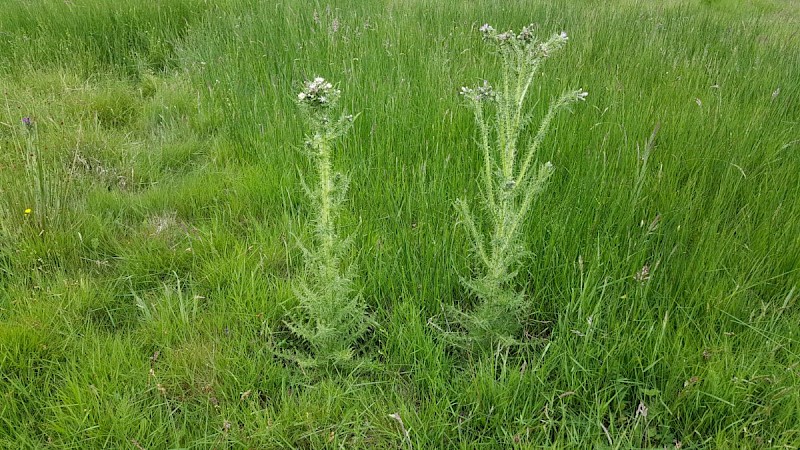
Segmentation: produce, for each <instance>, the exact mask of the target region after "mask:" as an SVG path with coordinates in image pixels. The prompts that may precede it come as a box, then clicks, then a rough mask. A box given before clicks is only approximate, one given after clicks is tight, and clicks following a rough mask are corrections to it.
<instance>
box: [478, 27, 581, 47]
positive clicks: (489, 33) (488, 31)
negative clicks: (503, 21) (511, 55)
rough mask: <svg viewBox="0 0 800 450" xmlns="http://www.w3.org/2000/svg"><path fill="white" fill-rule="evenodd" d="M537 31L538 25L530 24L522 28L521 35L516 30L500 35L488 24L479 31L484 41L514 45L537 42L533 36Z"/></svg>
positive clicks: (564, 34)
mask: <svg viewBox="0 0 800 450" xmlns="http://www.w3.org/2000/svg"><path fill="white" fill-rule="evenodd" d="M535 29H536V25H535V24H530V25H527V26H524V27H522V30H521V31H520V32H519V33H514V30H508V31H504V32H502V33H498V32H497V31H496V30H495V29H494V27H492V26H491V25H489V24H488V23H485V24H483V25H482V26H481V27H480V28H479V29H478V30H479V31H480V32H481V33H482V34H483V38H484V39H491V40H494V41H496V42H498V43H500V44H505V43H513V42H520V43H523V44H529V43H531V42H534V41H536V36H534V34H533V31H534V30H535ZM562 35H563V36H564V39H565V40H566V33H563V32H562Z"/></svg>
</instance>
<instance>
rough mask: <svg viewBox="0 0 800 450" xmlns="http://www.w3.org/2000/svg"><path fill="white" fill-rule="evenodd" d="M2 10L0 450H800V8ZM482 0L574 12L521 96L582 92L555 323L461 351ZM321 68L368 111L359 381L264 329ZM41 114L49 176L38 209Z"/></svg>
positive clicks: (544, 290) (568, 137)
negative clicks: (26, 121) (32, 166)
mask: <svg viewBox="0 0 800 450" xmlns="http://www.w3.org/2000/svg"><path fill="white" fill-rule="evenodd" d="M7 3H8V4H7V5H5V6H4V10H3V14H2V16H0V95H2V103H1V104H0V447H2V448H48V447H50V448H81V449H83V448H137V446H140V447H142V448H147V449H157V448H411V447H413V448H415V449H425V448H550V447H556V448H566V447H570V448H663V447H670V448H671V447H674V446H675V443H676V442H680V443H681V444H682V448H721V449H727V448H797V447H798V446H800V419H799V417H800V414H798V411H800V327H798V323H800V308H798V305H797V297H798V295H800V183H799V182H798V181H800V179H799V178H798V173H800V154H799V153H798V151H800V78H798V71H797V68H798V67H800V38H798V34H797V33H796V28H797V24H798V23H799V22H800V10H798V6H797V4H796V3H795V2H780V1H777V0H760V1H756V2H748V4H747V6H746V7H741V8H740V7H739V6H738V2H733V1H727V2H726V1H697V2H687V3H679V2H658V6H655V5H654V4H653V2H636V1H628V0H624V1H623V0H619V1H614V2H598V1H588V0H585V1H583V0H582V1H577V2H567V1H557V2H555V3H554V2H539V1H536V2H533V1H531V2H522V1H519V2H489V1H477V2H466V1H464V2H458V4H451V3H452V2H438V1H431V0H406V1H392V2H378V1H365V2H345V1H333V2H331V4H330V6H329V7H327V5H328V4H327V3H319V4H314V3H311V2H295V1H281V2H257V1H254V0H227V1H220V2H203V1H199V0H175V1H168V2H144V1H140V0H126V1H119V2H106V1H101V0H87V1H81V2H61V1H56V0H52V1H50V0H48V1H40V2H26V1H11V2H7ZM354 4H357V6H353V5H354ZM315 10H316V11H317V15H316V17H318V20H317V21H315V19H314V18H315V15H314V11H315ZM485 22H489V23H491V24H493V25H494V26H495V27H496V28H498V29H501V30H502V29H504V28H514V29H517V30H518V29H519V28H520V27H521V26H523V25H526V24H528V23H530V22H536V23H538V24H539V25H540V34H541V35H542V36H548V35H550V34H551V33H553V32H558V31H560V30H562V29H563V30H566V31H568V32H569V35H570V41H569V44H568V45H567V47H566V48H565V49H564V50H563V52H561V53H560V54H559V55H558V57H556V58H553V59H552V60H550V61H548V62H547V63H546V64H545V66H544V73H543V76H542V77H540V78H538V79H537V81H536V82H537V83H538V84H536V85H535V87H534V91H533V92H532V94H531V95H532V97H533V98H534V99H535V101H534V102H532V103H531V105H530V108H531V110H532V111H534V112H535V113H537V114H544V112H545V111H546V108H547V105H548V103H549V100H550V99H552V98H553V97H555V96H557V95H558V94H560V93H561V92H562V91H564V90H565V89H567V88H574V87H583V88H585V89H586V90H587V91H589V93H590V95H589V97H588V99H587V100H588V101H587V103H586V104H582V105H581V108H576V110H575V113H574V114H569V113H567V114H563V115H561V116H559V117H558V118H557V119H556V120H555V121H554V129H553V132H552V133H551V134H550V135H549V136H548V138H547V140H546V141H545V143H544V145H543V147H542V151H541V153H540V158H541V160H542V161H546V160H550V161H552V162H553V164H554V166H555V169H556V171H555V174H554V175H553V176H552V177H551V180H550V184H549V186H548V188H547V189H546V190H545V192H544V193H543V194H542V196H541V197H540V198H539V200H538V201H537V202H536V204H535V205H534V207H533V208H532V211H531V214H530V217H531V218H530V220H529V221H528V222H527V223H526V225H525V232H524V236H525V239H526V244H527V246H528V248H529V249H531V250H532V251H533V253H534V256H533V257H532V258H530V259H529V260H528V261H527V262H526V264H525V266H524V270H523V271H522V272H521V273H520V275H519V285H520V286H521V287H522V286H524V287H527V290H528V292H527V295H528V297H529V298H530V299H531V301H532V302H534V310H535V311H536V315H535V317H534V319H535V321H533V322H531V323H530V324H529V329H528V330H527V331H528V333H529V336H530V337H531V339H532V341H533V342H534V343H535V345H533V346H531V349H529V350H526V351H524V352H517V353H513V354H506V353H500V354H496V355H494V356H472V357H471V356H469V355H466V354H463V353H459V352H457V351H456V350H454V349H453V348H452V347H449V346H448V345H446V343H445V342H443V340H442V339H441V336H439V335H438V334H437V333H436V331H435V330H434V329H433V328H432V327H431V326H430V325H429V320H430V319H431V318H436V317H440V315H441V314H442V311H443V308H444V307H445V306H447V305H453V306H457V307H460V308H461V307H463V308H468V307H469V306H470V305H471V304H473V302H474V299H473V298H471V297H470V294H469V292H467V291H466V290H465V289H464V288H463V287H462V285H461V283H460V278H463V277H468V276H469V275H470V273H471V270H472V269H473V267H471V266H470V265H469V264H470V263H469V261H470V260H469V258H468V257H467V253H468V244H467V239H466V238H467V236H466V234H465V231H464V230H463V229H461V228H460V227H457V226H455V222H456V218H457V217H456V211H455V210H454V208H453V201H454V200H455V199H456V198H458V197H463V198H468V199H475V198H477V195H478V191H479V185H478V182H477V180H476V178H477V176H478V174H479V171H480V170H481V163H482V161H481V158H482V155H481V153H480V151H479V147H478V145H477V144H476V142H475V138H476V134H475V127H474V124H473V117H472V112H471V111H470V110H469V108H468V107H466V106H465V105H464V104H463V103H462V102H461V101H460V99H459V97H458V95H457V93H458V89H459V88H460V87H461V86H463V85H468V86H471V85H475V84H477V83H478V82H479V81H482V80H483V79H484V78H485V79H489V80H490V81H491V80H495V79H497V75H498V74H497V72H496V69H497V64H496V62H495V61H493V60H492V57H491V55H490V54H489V53H488V52H487V51H486V50H485V48H484V46H482V45H481V43H480V36H479V33H478V32H477V28H478V27H479V26H480V25H481V24H483V23H485ZM334 23H336V24H337V25H336V26H334ZM334 28H335V29H334ZM315 75H319V76H324V77H326V78H327V79H330V80H333V81H338V82H339V87H340V88H341V89H342V102H343V103H344V104H345V107H346V109H347V110H349V111H351V112H361V114H360V116H359V117H358V119H357V120H356V123H355V126H354V129H353V131H351V132H350V133H349V134H348V135H347V136H346V137H345V138H344V139H343V140H342V143H341V145H339V146H337V148H336V149H335V155H334V158H335V164H336V166H337V167H338V168H340V169H341V170H343V171H347V172H349V173H351V175H352V184H351V187H350V190H349V198H348V201H347V203H346V204H345V207H344V209H343V211H342V214H343V216H342V217H341V220H340V224H339V225H340V227H341V229H342V234H343V235H347V234H350V233H351V232H353V233H355V236H356V240H355V242H354V246H353V249H354V250H355V251H354V253H353V255H352V256H353V258H354V261H355V262H356V264H357V265H358V267H359V268H360V272H359V274H358V278H357V279H356V288H357V289H359V290H361V291H362V293H363V298H364V300H365V302H366V304H367V306H368V309H369V311H370V312H371V313H373V315H374V318H375V320H376V321H377V323H378V327H377V328H376V329H375V330H374V331H373V332H372V333H371V334H370V335H369V336H368V338H367V339H365V340H364V341H363V342H362V343H361V345H360V347H359V348H360V349H361V350H362V351H363V352H364V353H365V355H367V356H369V357H371V358H373V359H374V360H375V361H376V362H378V363H379V367H380V368H379V369H377V370H374V371H371V372H368V373H365V374H364V373H362V374H340V375H336V376H334V375H324V376H322V375H319V374H315V373H307V372H303V371H302V370H300V369H299V368H297V367H296V366H294V365H292V364H287V363H285V362H284V361H283V360H281V359H279V358H276V357H275V355H274V352H273V351H272V345H273V342H274V340H275V339H276V337H275V336H276V333H275V331H276V330H279V329H280V328H281V327H282V323H283V320H285V315H286V312H287V311H288V310H289V309H290V308H292V307H294V306H295V305H296V302H297V301H296V299H295V298H294V296H293V294H292V291H291V286H292V284H293V282H294V281H295V279H296V277H297V276H298V275H299V274H300V273H301V271H302V267H303V266H302V262H303V261H302V255H301V252H300V251H299V249H298V248H297V246H296V245H295V242H296V241H295V238H294V237H295V236H298V237H301V238H303V237H304V236H308V234H309V233H310V232H311V230H310V222H309V220H310V218H311V217H312V216H313V212H312V211H311V210H310V209H309V208H310V205H309V203H308V201H307V199H306V198H305V197H304V195H303V192H302V189H301V187H300V180H299V176H298V175H297V174H298V170H297V168H298V167H299V168H301V169H303V170H304V169H306V168H307V166H306V165H307V162H306V161H305V159H304V157H303V155H302V153H301V151H300V146H301V145H302V142H303V134H304V127H303V123H302V119H301V117H300V115H299V114H298V110H297V107H296V105H295V103H294V99H295V98H296V94H297V92H299V89H300V86H301V83H302V81H303V80H304V79H308V78H310V77H313V76H315ZM25 116H29V117H32V118H33V120H34V122H35V124H36V133H37V135H36V137H35V141H34V143H33V145H36V146H38V147H37V148H38V149H39V151H40V153H41V155H42V159H41V161H42V162H43V167H45V168H46V170H47V173H48V174H49V176H50V177H51V179H52V180H56V181H57V182H58V183H57V188H56V187H53V191H54V192H55V194H54V195H56V194H57V195H58V198H59V199H60V200H59V202H58V203H57V204H56V203H53V204H52V206H51V207H50V208H49V209H48V210H47V211H46V213H47V214H48V216H47V219H48V222H47V223H48V228H47V230H46V231H45V232H44V233H40V230H39V229H37V227H36V226H35V221H33V220H31V219H32V216H30V215H29V216H26V215H25V214H24V210H25V209H26V208H29V207H31V206H30V205H31V204H32V202H33V200H34V199H33V198H32V197H31V196H32V195H35V194H31V193H30V192H32V191H31V186H33V184H31V183H34V182H33V180H32V179H30V178H29V177H27V176H26V173H27V172H26V168H25V157H24V153H23V152H24V151H25V150H24V149H25V148H26V147H25V145H26V139H27V138H28V137H27V136H26V133H27V132H26V130H25V128H24V127H23V125H22V123H21V119H22V117H25ZM659 124H660V127H659ZM656 128H658V132H657V133H656V134H655V135H654V137H653V139H652V141H651V142H650V144H649V145H648V142H649V141H650V138H651V135H652V134H653V131H654V129H656ZM645 154H647V158H644V159H643V158H642V156H643V155H645ZM56 181H54V182H53V183H54V186H56ZM44 213H45V212H44V211H39V210H37V211H33V212H32V215H36V214H44ZM644 266H649V269H650V277H649V280H647V281H645V282H640V281H637V280H636V278H635V276H636V274H637V272H639V271H640V270H641V269H642V268H643V267H644ZM640 405H643V406H646V408H647V414H646V415H643V414H641V410H640V413H639V414H637V409H639V407H640ZM395 413H397V414H398V415H399V417H400V418H401V419H402V422H403V427H404V428H403V427H401V425H400V423H399V422H398V421H397V420H396V419H394V418H392V417H389V415H390V414H395ZM404 429H405V430H406V431H407V432H408V437H407V438H406V437H405V435H404V431H403V430H404Z"/></svg>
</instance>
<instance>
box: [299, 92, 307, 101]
mask: <svg viewBox="0 0 800 450" xmlns="http://www.w3.org/2000/svg"><path fill="white" fill-rule="evenodd" d="M297 99H298V100H305V99H306V93H305V92H301V93H299V94H297Z"/></svg>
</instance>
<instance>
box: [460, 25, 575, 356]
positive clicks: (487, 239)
mask: <svg viewBox="0 0 800 450" xmlns="http://www.w3.org/2000/svg"><path fill="white" fill-rule="evenodd" d="M533 30H534V26H533V25H529V26H527V27H524V28H523V29H522V31H520V32H519V33H514V32H513V31H510V30H509V31H505V32H502V33H498V32H497V31H496V30H495V29H494V28H493V27H492V26H490V25H489V24H486V25H483V26H482V27H480V32H481V33H482V35H483V40H484V42H486V43H487V44H489V45H490V46H491V47H492V49H493V50H494V51H495V52H496V53H497V54H498V55H499V57H500V59H501V79H500V84H499V87H497V88H494V87H492V86H491V85H490V84H489V83H488V82H487V81H484V82H483V84H482V85H479V86H478V87H475V88H469V87H463V88H461V95H463V96H464V97H465V98H466V99H467V100H468V101H469V103H470V105H471V106H472V108H473V110H474V112H475V122H476V124H477V126H478V135H479V137H478V142H479V145H480V147H481V149H482V151H483V168H482V173H481V177H480V178H481V207H482V209H483V212H485V216H486V218H487V222H488V223H486V226H485V227H483V226H481V223H482V222H481V221H480V220H478V218H476V216H475V215H474V214H473V213H472V212H471V210H470V207H469V204H468V203H467V202H466V201H465V200H464V199H458V200H456V202H455V206H456V209H457V211H458V214H459V220H460V222H461V223H462V224H463V225H464V226H465V228H466V231H467V233H468V235H469V239H470V243H471V250H472V252H473V253H474V255H475V257H476V260H477V263H478V265H479V267H480V269H479V271H480V274H479V275H478V276H474V277H472V278H470V279H464V280H462V282H463V284H464V285H465V286H466V287H467V288H468V289H469V290H470V291H471V292H472V293H473V294H475V296H476V297H477V300H478V303H477V304H476V306H475V308H474V309H473V310H472V311H469V312H464V311H461V310H458V309H455V308H453V309H451V312H452V313H453V317H454V319H455V321H456V322H457V323H458V324H459V325H460V326H461V327H463V328H464V330H465V331H466V335H463V334H455V336H457V337H458V338H459V339H463V340H466V341H467V343H468V344H470V345H476V346H478V347H482V348H494V347H495V346H497V345H513V344H517V343H519V342H520V341H519V340H518V339H517V336H519V334H520V331H521V328H522V320H523V318H524V316H525V314H527V313H528V312H529V311H530V307H529V304H528V302H527V301H526V298H525V295H524V291H523V290H520V289H519V288H518V287H517V286H515V279H516V276H517V273H518V270H519V267H520V264H521V262H522V261H523V259H524V258H525V257H527V255H528V251H527V249H526V248H525V245H524V237H523V236H522V228H523V225H524V223H525V220H526V218H527V216H528V213H529V211H530V209H531V205H532V204H533V201H534V200H535V199H536V197H537V196H538V194H539V193H540V192H541V191H542V190H543V189H544V187H545V185H546V183H547V180H548V178H549V177H550V176H551V175H552V174H553V171H554V168H553V164H551V163H550V162H549V161H548V162H545V163H543V164H539V163H538V162H537V160H536V154H537V151H538V150H539V148H540V147H541V145H542V142H543V141H544V138H545V136H546V135H547V133H548V131H549V130H550V126H551V122H552V120H553V118H554V117H555V115H556V114H557V113H558V112H559V111H561V110H563V109H566V108H568V107H569V106H570V105H571V104H573V103H576V102H578V101H582V100H585V99H586V96H587V95H588V94H587V93H586V92H585V91H583V90H580V89H579V90H573V91H568V92H566V93H564V94H563V95H561V96H560V97H559V98H557V99H556V100H555V101H554V102H552V103H551V104H550V107H549V109H548V111H547V113H546V114H545V115H544V117H543V118H542V120H541V122H540V123H539V127H538V129H537V130H536V131H535V132H533V133H527V131H528V129H529V128H531V124H532V121H533V117H532V116H531V114H530V113H526V112H525V100H526V98H527V97H528V92H529V89H530V87H531V84H532V82H533V79H534V77H535V75H536V74H537V73H538V71H539V67H540V65H541V64H542V62H543V61H544V60H545V59H547V58H548V57H550V56H551V55H552V54H554V53H555V52H556V51H557V50H559V49H561V48H562V47H563V46H564V45H565V44H566V43H567V40H568V38H567V34H566V33H565V32H561V33H559V34H555V35H553V36H551V37H550V38H549V39H547V40H545V41H538V40H537V39H536V38H535V36H534V32H533ZM488 108H493V110H494V117H493V119H490V118H488V117H487V116H489V115H490V114H487V110H488Z"/></svg>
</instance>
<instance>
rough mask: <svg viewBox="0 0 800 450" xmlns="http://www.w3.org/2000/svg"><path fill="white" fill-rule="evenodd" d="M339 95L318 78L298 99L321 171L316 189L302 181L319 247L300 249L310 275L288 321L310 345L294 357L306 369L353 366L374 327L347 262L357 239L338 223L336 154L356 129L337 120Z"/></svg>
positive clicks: (341, 183)
mask: <svg viewBox="0 0 800 450" xmlns="http://www.w3.org/2000/svg"><path fill="white" fill-rule="evenodd" d="M339 95H340V91H339V90H338V89H336V88H335V87H334V86H333V85H332V84H331V83H330V82H328V81H326V80H325V79H323V78H315V79H314V80H312V81H308V82H306V83H305V84H304V86H303V90H302V91H301V92H300V94H298V96H297V103H298V106H299V107H300V110H301V111H302V113H303V116H304V118H305V119H306V122H307V125H308V127H309V129H310V133H309V135H308V137H307V141H306V146H305V150H306V151H305V153H306V155H307V157H308V158H309V161H310V162H311V164H312V166H313V167H314V168H315V169H316V173H315V178H316V180H315V181H316V182H315V183H314V184H313V185H309V184H308V183H306V181H305V180H304V179H303V181H302V184H303V188H304V190H305V192H306V194H307V196H308V198H309V199H310V200H311V203H312V206H313V208H312V209H313V211H314V214H315V215H314V219H313V225H314V226H313V230H314V231H313V245H310V246H305V245H303V244H302V243H301V244H300V247H301V249H302V251H303V254H304V257H305V266H306V267H305V273H304V276H303V277H302V278H301V280H300V281H299V282H298V283H297V284H296V285H295V287H294V293H295V296H296V297H297V299H298V301H299V304H298V306H297V308H295V309H294V310H293V311H291V313H290V317H289V320H288V321H287V326H288V327H289V329H290V330H291V331H292V332H293V333H294V334H295V335H296V336H298V337H299V338H301V339H302V340H303V341H304V342H305V344H307V348H306V349H305V350H307V351H296V352H292V353H291V358H292V359H294V360H295V361H297V362H298V363H299V364H300V365H301V366H303V367H320V366H324V367H327V368H336V367H342V366H344V365H347V364H349V363H350V362H352V360H353V347H354V345H355V344H356V342H357V340H358V339H359V338H360V337H362V336H363V335H364V333H365V332H366V330H367V328H368V322H369V319H368V317H367V315H366V312H365V307H364V305H363V302H362V300H361V296H360V294H358V293H355V291H354V289H353V279H354V277H355V273H356V268H355V265H354V264H352V263H346V262H345V261H344V259H345V255H346V253H347V251H348V248H349V247H350V244H351V238H345V239H343V238H341V237H340V236H339V234H338V233H337V230H336V223H335V222H336V219H337V217H338V213H339V211H340V209H341V205H342V203H343V202H344V200H345V194H346V192H347V186H348V178H347V176H345V175H343V174H341V173H339V172H336V171H334V168H333V163H332V161H331V152H332V149H333V145H334V142H335V141H336V140H337V139H339V138H340V137H341V136H343V135H344V134H345V133H347V131H349V130H350V128H351V126H352V124H353V116H352V115H347V114H340V115H339V117H338V118H334V116H333V114H334V111H336V109H337V108H336V106H337V103H338V100H339ZM301 179H302V174H301Z"/></svg>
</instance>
